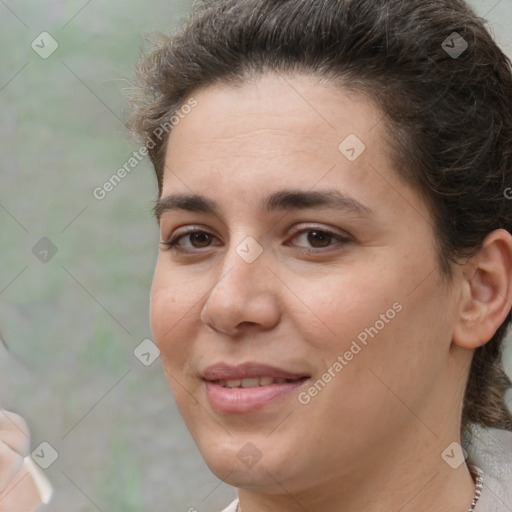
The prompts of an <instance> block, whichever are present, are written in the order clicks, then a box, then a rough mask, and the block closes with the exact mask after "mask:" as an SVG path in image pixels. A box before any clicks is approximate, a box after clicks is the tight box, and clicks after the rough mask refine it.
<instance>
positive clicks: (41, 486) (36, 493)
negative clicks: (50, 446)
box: [0, 409, 52, 512]
mask: <svg viewBox="0 0 512 512" xmlns="http://www.w3.org/2000/svg"><path fill="white" fill-rule="evenodd" d="M29 450H30V434H29V430H28V427H27V424H26V422H25V420H24V419H23V418H22V417H21V416H18V415H17V414H14V413H12V412H9V411H6V410H4V409H0V512H34V511H35V510H36V509H37V508H38V507H39V505H41V503H48V501H49V500H50V497H51V494H52V489H51V485H50V483H49V482H48V480H47V479H46V477H45V476H44V475H43V473H42V472H41V471H40V470H39V469H38V468H37V466H36V465H35V464H34V462H33V461H32V459H31V458H30V457H29V456H28V453H29Z"/></svg>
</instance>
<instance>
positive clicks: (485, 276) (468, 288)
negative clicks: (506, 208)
mask: <svg viewBox="0 0 512 512" xmlns="http://www.w3.org/2000/svg"><path fill="white" fill-rule="evenodd" d="M463 274H464V277H463V283H462V286H463V288H462V293H461V301H460V310H459V321H458V323H457V325H456V326H455V329H454V334H453V341H454V343H455V344H456V345H458V346H460V347H463V348H467V349H475V348H478V347H480V346H482V345H484V344H485V343H487V342H488V341H489V340H490V339H491V338H492V337H493V336H494V333H495V332H496V331H497V329H498V328H499V326H500V325H501V324H502V323H503V321H504V320H505V318H506V317H507V314H508V313H509V311H510V309H511V308H512V235H511V234H510V233H509V232H508V231H506V230H504V229H498V230H495V231H493V232H492V233H490V234H489V235H487V237H486V238H485V239H484V241H483V244H482V247H481V249H480V251H479V252H478V253H477V254H476V255H475V256H473V257H472V258H471V259H470V261H469V262H468V263H466V264H465V268H464V272H463Z"/></svg>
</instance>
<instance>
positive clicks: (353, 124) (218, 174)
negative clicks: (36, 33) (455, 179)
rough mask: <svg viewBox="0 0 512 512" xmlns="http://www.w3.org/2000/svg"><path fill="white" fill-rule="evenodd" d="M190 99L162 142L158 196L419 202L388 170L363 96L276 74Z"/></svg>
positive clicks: (373, 109)
mask: <svg viewBox="0 0 512 512" xmlns="http://www.w3.org/2000/svg"><path fill="white" fill-rule="evenodd" d="M193 96H194V98H195V99H196V101H197V106H196V107H195V108H194V109H192V110H191V112H190V113H189V114H188V115H186V116H185V117H184V119H182V120H181V121H180V123H179V124H178V125H177V126H175V127H174V129H173V131H172V132H171V135H170V137H169V143H168V146H167V154H166V166H165V171H164V180H163V192H162V196H166V195H169V194H171V193H175V192H179V193H187V194H199V193H200V194H202V195H207V194H209V195H213V196H217V197H220V198H221V201H222V198H224V199H227V198H230V200H231V201H232V203H233V204H234V205H235V204H236V202H237V201H236V200H237V198H238V199H239V200H241V201H244V202H245V203H246V204H247V202H251V201H252V200H253V198H254V197H255V196H259V199H261V198H262V197H264V196H270V195H271V194H272V192H274V191H275V190H279V189H283V188H285V186H286V188H296V189H299V188H300V189H309V190H312V189H314V188H329V189H337V190H339V191H340V192H342V193H346V194H348V195H350V196H352V197H359V198H360V201H361V202H362V203H363V204H367V205H371V204H373V203H375V202H376V201H377V202H378V203H379V204H381V206H383V205H384V206H386V205H387V207H389V208H392V209H394V210H400V209H402V211H403V208H404V204H403V203H405V204H407V203H409V207H410V204H411V203H421V200H420V198H419V196H418V194H416V192H415V191H413V190H412V189H410V188H409V187H408V186H407V184H406V183H405V182H403V181H402V179H401V178H400V176H399V175H398V173H397V172H396V171H395V169H394V168H393V165H392V148H391V146H390V145H389V144H388V142H387V141H388V138H389V137H388V135H389V133H388V132H387V130H388V126H387V124H386V123H385V121H384V116H383V113H382V111H381V110H380V109H379V108H378V107H377V106H376V105H375V104H374V103H372V102H371V101H370V100H369V99H368V98H367V97H365V96H362V95H360V94H357V93H354V92H350V91H346V90H344V89H342V88H340V87H339V86H334V85H331V84H322V83H321V82H320V81H319V80H318V79H315V78H312V77H306V76H295V77H291V76H283V75H266V76H263V77H260V78H258V79H255V80H252V81H248V82H247V83H244V84H242V85H237V86H236V87H235V86H230V85H226V84H216V85H214V86H210V87H205V88H203V89H200V90H198V91H196V92H195V93H194V95H193ZM386 191H387V192H386ZM423 207H424V208H425V206H424V205H423ZM418 208H421V206H419V207H418ZM422 215H423V217H424V218H426V217H428V213H427V212H426V211H424V212H422Z"/></svg>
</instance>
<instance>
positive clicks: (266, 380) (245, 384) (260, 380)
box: [211, 377, 308, 389]
mask: <svg viewBox="0 0 512 512" xmlns="http://www.w3.org/2000/svg"><path fill="white" fill-rule="evenodd" d="M306 379H308V377H297V378H294V379H283V378H281V377H250V378H244V379H230V380H226V379H219V380H215V381H211V382H213V383H215V384H217V385H219V386H221V387H223V388H229V389H236V388H240V389H249V388H258V387H262V386H271V385H273V384H287V383H298V382H299V381H304V380H306Z"/></svg>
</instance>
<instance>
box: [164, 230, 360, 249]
mask: <svg viewBox="0 0 512 512" xmlns="http://www.w3.org/2000/svg"><path fill="white" fill-rule="evenodd" d="M313 231H319V232H321V233H327V234H328V235H331V236H332V237H334V238H337V239H338V243H347V242H350V241H352V240H353V238H352V236H351V235H349V234H348V233H346V232H343V233H338V232H336V231H335V230H334V229H333V228H330V227H327V226H318V225H317V226H312V225H305V224H303V225H302V226H301V225H299V226H295V227H294V229H293V232H292V234H291V235H290V236H289V237H288V239H287V242H286V243H285V244H286V245H287V246H290V245H293V244H290V243H289V240H291V239H293V238H295V237H297V236H298V235H302V234H305V233H308V232H313ZM195 233H201V234H206V235H208V236H210V237H212V238H214V239H217V240H218V239H219V238H218V237H217V236H216V235H214V234H212V233H211V232H210V230H209V228H208V229H206V228H203V227H202V226H198V225H194V226H186V227H184V228H183V232H182V233H179V234H175V232H174V234H173V235H172V236H171V237H169V240H168V241H165V242H163V241H162V242H160V243H161V244H162V245H164V246H167V248H168V249H169V250H174V251H175V252H177V253H189V254H191V253H196V254H197V253H201V252H204V251H205V250H207V249H209V248H210V247H212V245H208V246H206V247H204V248H192V249H189V248H180V247H179V245H178V244H179V242H180V241H181V239H183V238H186V237H187V235H191V234H195ZM333 245H335V244H329V245H328V246H326V247H323V248H308V247H304V246H296V247H297V250H299V251H302V252H307V253H312V254H314V253H316V254H321V253H323V252H326V251H328V250H329V248H330V247H331V246H333Z"/></svg>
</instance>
